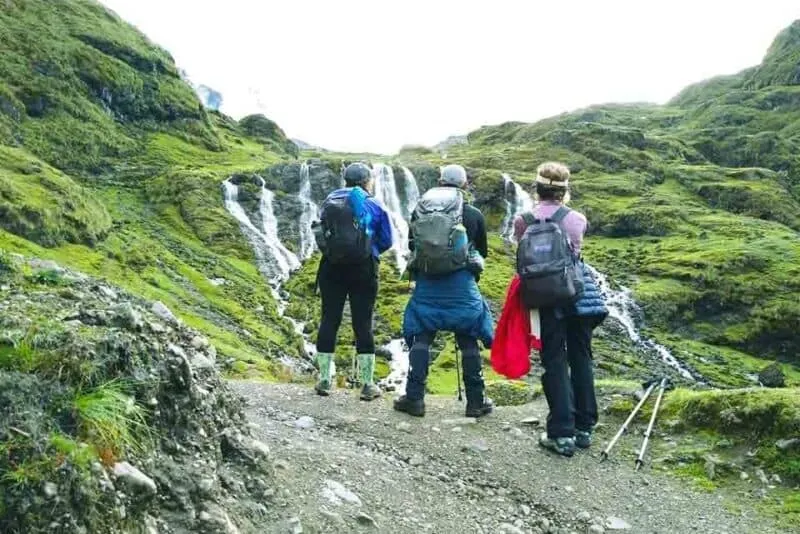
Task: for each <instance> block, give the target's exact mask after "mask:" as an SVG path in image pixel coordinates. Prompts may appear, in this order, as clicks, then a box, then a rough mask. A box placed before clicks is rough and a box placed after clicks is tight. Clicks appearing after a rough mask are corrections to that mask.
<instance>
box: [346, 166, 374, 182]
mask: <svg viewBox="0 0 800 534" xmlns="http://www.w3.org/2000/svg"><path fill="white" fill-rule="evenodd" d="M371 177H372V171H370V169H369V167H367V166H366V165H365V164H363V163H351V164H350V165H348V166H347V168H346V169H345V170H344V183H345V185H347V186H348V187H353V186H356V185H364V184H366V183H367V182H368V181H369V179H370V178H371Z"/></svg>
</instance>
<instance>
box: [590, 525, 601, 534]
mask: <svg viewBox="0 0 800 534" xmlns="http://www.w3.org/2000/svg"><path fill="white" fill-rule="evenodd" d="M605 531H606V529H604V528H603V527H601V526H600V525H591V526H590V527H589V529H588V530H587V531H586V532H588V533H589V534H605Z"/></svg>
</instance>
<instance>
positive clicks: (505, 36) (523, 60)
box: [101, 0, 800, 153]
mask: <svg viewBox="0 0 800 534" xmlns="http://www.w3.org/2000/svg"><path fill="white" fill-rule="evenodd" d="M101 1H102V2H103V3H104V4H106V5H107V6H109V7H111V8H112V9H114V10H115V11H116V12H117V13H118V14H119V15H120V16H121V17H123V18H124V19H126V20H127V21H129V22H131V23H133V24H134V25H136V26H137V27H138V28H139V29H140V30H142V31H143V32H144V33H146V34H147V35H148V36H149V37H150V38H151V39H152V40H153V41H155V42H157V43H158V44H160V45H161V46H163V47H164V48H166V49H168V50H169V51H170V52H171V53H172V55H173V56H174V57H175V59H176V61H177V63H178V66H179V67H180V68H183V69H185V70H186V71H187V73H188V74H189V76H190V77H191V78H192V80H193V81H195V83H203V84H206V85H208V86H209V87H212V88H214V89H216V90H218V91H220V92H221V93H222V95H223V99H224V100H223V105H222V111H224V112H225V113H227V114H229V115H231V116H233V117H234V118H237V119H238V118H241V117H243V116H244V115H247V114H249V113H256V112H262V113H264V114H265V115H267V116H268V117H270V118H271V119H273V120H275V121H276V122H277V123H278V124H279V125H280V126H281V127H282V128H283V129H284V130H285V131H286V132H287V134H288V135H289V136H291V137H295V138H299V139H302V140H304V141H307V142H309V143H312V144H315V145H319V146H322V147H325V148H329V149H335V150H348V151H372V152H381V153H394V152H396V151H397V150H398V149H399V148H400V146H401V145H403V144H411V143H420V144H426V145H432V144H435V143H437V142H439V141H441V140H443V139H444V138H446V137H447V136H448V135H453V134H465V133H468V132H469V131H472V130H474V129H476V128H478V127H480V126H482V125H485V124H497V123H500V122H504V121H508V120H520V121H534V120H537V119H541V118H544V117H547V116H550V115H555V114H558V113H561V112H563V111H570V110H573V109H575V108H579V107H583V106H587V105H591V104H597V103H604V102H630V101H639V102H641V101H648V102H659V103H663V102H665V101H666V100H668V99H669V98H670V97H672V96H673V95H674V94H676V93H677V92H678V91H679V90H680V89H682V88H683V87H684V86H686V85H688V84H690V83H693V82H695V81H699V80H702V79H704V78H708V77H710V76H714V75H717V74H728V73H733V72H737V71H739V70H741V69H743V68H745V67H748V66H751V65H754V64H757V63H759V62H760V61H761V58H762V57H763V55H764V53H765V52H766V50H767V48H768V47H769V45H770V43H771V42H772V39H773V38H774V37H775V35H777V33H778V32H779V31H780V30H781V29H783V28H784V27H786V26H788V25H789V24H790V23H791V22H792V21H793V20H794V19H797V18H800V3H799V2H797V0H759V1H754V0H741V1H740V2H734V1H732V0H729V1H722V0H720V1H717V0H672V1H670V2H667V1H658V2H656V1H647V0H604V1H596V0H548V1H534V0H518V1H513V0H491V1H486V0H482V1H476V0H473V2H474V3H473V4H471V6H468V5H467V2H465V1H464V0H461V1H457V0H452V1H451V0H425V1H422V0H214V1H206V0H101Z"/></svg>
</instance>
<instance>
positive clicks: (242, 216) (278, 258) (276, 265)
mask: <svg viewBox="0 0 800 534" xmlns="http://www.w3.org/2000/svg"><path fill="white" fill-rule="evenodd" d="M258 178H259V180H260V181H261V199H260V201H259V206H258V208H259V213H260V215H261V228H260V229H259V228H258V227H257V226H256V225H255V224H253V221H252V220H251V219H250V217H249V216H248V215H247V212H245V211H244V208H243V207H242V205H241V204H240V203H239V186H237V185H236V184H234V183H233V182H231V180H230V178H229V179H227V180H225V181H224V182H222V187H223V191H224V199H225V209H226V210H228V213H230V214H231V215H232V216H233V217H234V218H235V219H236V220H237V221H238V222H239V226H240V227H241V229H242V232H243V233H244V235H245V237H246V238H247V240H248V241H249V242H250V246H251V247H253V252H254V254H255V256H256V264H257V266H258V270H259V271H260V272H261V274H262V275H263V276H264V278H266V279H267V281H268V282H269V289H270V291H271V293H272V296H273V297H274V299H275V302H276V304H277V308H278V314H279V315H280V316H281V317H284V318H286V319H287V320H289V322H290V323H291V324H292V326H293V327H294V330H295V332H297V333H298V334H300V335H301V337H302V338H303V342H304V349H305V352H306V355H307V356H309V357H312V356H313V355H314V353H315V352H316V350H315V347H314V345H312V344H311V343H309V342H308V339H307V338H306V336H305V335H303V327H304V325H303V323H301V322H298V321H295V320H294V319H292V318H291V317H288V316H285V315H284V312H285V311H286V304H287V303H286V299H285V298H284V297H283V296H282V295H281V292H280V285H281V283H282V282H284V281H285V280H286V279H288V278H289V274H290V273H291V272H292V271H293V270H295V269H297V268H299V267H300V261H299V260H298V259H297V256H295V255H294V254H292V252H290V251H289V250H287V249H286V247H284V246H283V243H281V241H280V239H279V237H278V220H277V219H276V218H275V212H274V211H273V207H272V200H273V198H274V195H273V193H272V191H270V190H269V189H267V187H266V183H265V182H264V179H263V178H261V177H260V176H259V177H258ZM280 361H281V362H283V363H284V364H286V365H288V366H290V367H295V368H296V367H297V366H298V364H300V369H301V370H307V369H308V368H309V367H308V363H307V362H296V361H293V360H290V359H289V358H286V357H283V358H280ZM303 364H305V365H303ZM312 368H313V366H312Z"/></svg>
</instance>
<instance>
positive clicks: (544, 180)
mask: <svg viewBox="0 0 800 534" xmlns="http://www.w3.org/2000/svg"><path fill="white" fill-rule="evenodd" d="M536 183H537V184H544V185H551V186H553V187H564V188H566V187H567V186H568V185H569V180H564V181H563V182H557V181H555V180H553V179H552V178H545V177H544V176H542V175H541V174H537V175H536Z"/></svg>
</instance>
